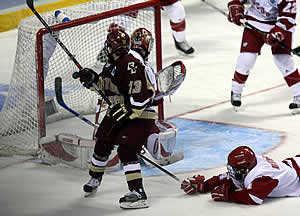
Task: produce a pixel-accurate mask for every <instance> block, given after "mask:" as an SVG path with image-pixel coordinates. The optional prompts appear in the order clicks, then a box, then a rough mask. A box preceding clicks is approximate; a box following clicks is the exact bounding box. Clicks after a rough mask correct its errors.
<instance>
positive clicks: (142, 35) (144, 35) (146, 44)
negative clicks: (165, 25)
mask: <svg viewBox="0 0 300 216" xmlns="http://www.w3.org/2000/svg"><path fill="white" fill-rule="evenodd" d="M153 41H154V40H153V37H152V34H151V32H150V31H149V30H147V29H146V28H138V29H136V30H134V32H132V34H131V49H133V50H135V51H137V52H139V53H140V54H141V55H142V56H143V57H144V58H146V57H147V56H148V55H149V54H150V52H151V50H152V48H153Z"/></svg>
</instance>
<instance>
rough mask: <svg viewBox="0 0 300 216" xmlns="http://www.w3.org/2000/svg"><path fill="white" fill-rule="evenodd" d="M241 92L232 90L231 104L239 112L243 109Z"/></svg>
mask: <svg viewBox="0 0 300 216" xmlns="http://www.w3.org/2000/svg"><path fill="white" fill-rule="evenodd" d="M241 97H242V95H241V94H236V93H233V92H231V105H232V106H233V109H234V111H236V112H238V111H240V110H241V105H242V102H241Z"/></svg>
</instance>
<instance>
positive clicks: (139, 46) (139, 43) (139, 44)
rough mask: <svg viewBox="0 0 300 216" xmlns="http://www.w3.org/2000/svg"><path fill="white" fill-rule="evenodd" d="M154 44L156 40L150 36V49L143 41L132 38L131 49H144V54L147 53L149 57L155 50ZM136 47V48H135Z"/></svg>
mask: <svg viewBox="0 0 300 216" xmlns="http://www.w3.org/2000/svg"><path fill="white" fill-rule="evenodd" d="M153 42H154V39H153V37H152V36H150V39H149V43H148V48H147V47H146V46H145V45H144V44H143V43H142V41H140V40H135V39H134V38H132V43H131V47H132V48H136V49H143V51H144V52H146V54H147V55H149V54H150V52H151V51H152V49H153ZM134 46H135V47H134Z"/></svg>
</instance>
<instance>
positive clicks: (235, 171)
mask: <svg viewBox="0 0 300 216" xmlns="http://www.w3.org/2000/svg"><path fill="white" fill-rule="evenodd" d="M227 171H228V173H229V175H230V176H231V177H232V178H234V179H236V180H239V181H241V180H244V179H245V177H246V176H247V174H248V173H249V169H245V168H239V167H232V166H231V165H229V164H227Z"/></svg>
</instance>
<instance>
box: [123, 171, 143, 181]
mask: <svg viewBox="0 0 300 216" xmlns="http://www.w3.org/2000/svg"><path fill="white" fill-rule="evenodd" d="M125 176H126V180H127V181H128V182H129V181H132V180H136V179H141V178H142V174H141V173H140V172H136V173H128V174H125Z"/></svg>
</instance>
